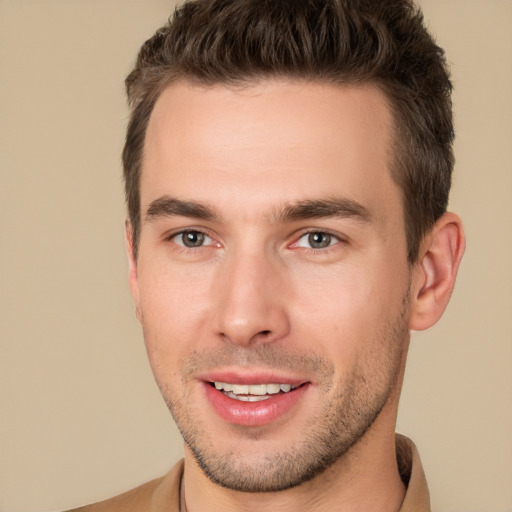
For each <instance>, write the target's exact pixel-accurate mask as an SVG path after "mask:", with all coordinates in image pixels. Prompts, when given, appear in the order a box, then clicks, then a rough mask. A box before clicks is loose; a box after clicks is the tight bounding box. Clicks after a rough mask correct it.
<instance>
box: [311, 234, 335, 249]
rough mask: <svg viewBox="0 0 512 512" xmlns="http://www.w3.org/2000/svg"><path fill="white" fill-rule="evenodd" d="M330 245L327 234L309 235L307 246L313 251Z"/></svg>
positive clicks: (329, 237)
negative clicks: (312, 248)
mask: <svg viewBox="0 0 512 512" xmlns="http://www.w3.org/2000/svg"><path fill="white" fill-rule="evenodd" d="M330 243H331V235H329V234H327V233H311V234H310V235H309V244H310V245H311V247H314V248H315V249H319V248H323V247H329V245H330Z"/></svg>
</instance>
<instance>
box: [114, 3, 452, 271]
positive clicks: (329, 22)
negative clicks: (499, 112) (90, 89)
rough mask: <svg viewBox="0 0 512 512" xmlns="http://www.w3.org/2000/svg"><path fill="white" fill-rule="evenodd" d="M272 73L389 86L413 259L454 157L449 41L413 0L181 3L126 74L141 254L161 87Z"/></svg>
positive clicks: (131, 194) (129, 165)
mask: <svg viewBox="0 0 512 512" xmlns="http://www.w3.org/2000/svg"><path fill="white" fill-rule="evenodd" d="M268 77H277V78H278V77H285V78H292V79H299V80H307V81H312V82H329V83H334V84H339V85H357V84H362V83H372V84H374V85H375V86H377V87H379V88H380V89H381V90H382V91H383V92H384V93H385V95H386V97H387V99H388V101H389V104H390V107H391V110H392V112H393V116H394V132H395V133H394V137H393V140H394V147H393V152H394V155H393V158H394V162H393V164H392V175H393V179H394V180H395V182H396V183H397V184H398V185H399V186H400V187H401V189H402V193H403V205H404V215H405V229H406V236H407V244H408V259H409V261H410V262H414V261H415V260H416V259H417V257H418V250H419V244H420V242H421V240H422V238H423V236H424V235H425V233H426V232H427V231H428V230H429V229H430V228H431V227H432V226H433V224H434V223H435V221H436V220H437V219H438V218H439V217H440V216H441V215H442V214H443V213H444V212H445V211H446V207H447V203H448V195H449V190H450V186H451V174H452V170H453V163H454V159H453V151H452V142H453V123H452V108H451V90H452V85H451V83H450V78H449V72H448V69H447V66H446V62H445V58H444V52H443V50H442V49H441V48H439V46H437V45H436V44H435V41H434V40H433V38H432V36H431V35H430V34H429V33H428V31H427V29H426V28H425V25H424V22H423V16H422V14H421V11H420V10H419V8H417V7H416V6H415V5H414V4H413V2H412V0H191V1H188V2H186V3H185V4H183V5H182V6H181V7H179V8H177V9H176V11H175V13H174V16H173V17H171V18H170V19H169V21H168V23H167V24H166V25H165V26H164V27H162V28H161V29H159V30H158V31H157V32H156V33H155V35H154V36H153V37H152V38H151V39H149V40H148V41H146V42H145V43H144V45H143V46H142V48H141V50H140V53H139V56H138V59H137V63H136V65H135V68H134V70H133V71H132V72H131V73H130V75H129V76H128V77H127V79H126V88H127V94H128V101H129V105H130V107H131V117H130V121H129V124H128V129H127V136H126V143H125V147H124V151H123V165H124V178H125V191H126V200H127V204H128V213H129V218H130V221H131V224H132V229H133V243H134V252H135V254H137V243H138V239H139V235H140V222H141V219H140V214H141V212H140V190H139V188H140V174H141V166H142V157H143V150H144V140H145V134H146V128H147V125H148V122H149V118H150V116H151V112H152V110H153V107H154V105H155V102H156V100H157V99H158V97H159V95H160V93H161V92H162V90H163V89H164V88H165V87H166V86H167V85H168V84H169V83H171V82H172V81H173V80H176V79H178V78H186V79H190V80H193V81H198V82H200V83H203V84H207V85H208V84H216V83H225V84H233V85H237V84H245V83H251V82H256V81H259V80H261V79H265V78H268Z"/></svg>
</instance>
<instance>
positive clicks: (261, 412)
mask: <svg viewBox="0 0 512 512" xmlns="http://www.w3.org/2000/svg"><path fill="white" fill-rule="evenodd" d="M204 388H205V393H206V397H207V399H208V401H209V402H210V404H211V405H212V407H213V408H214V410H215V412H216V413H217V414H218V415H219V416H220V417H221V418H222V419H224V420H225V421H227V422H229V423H232V424H234V425H242V426H246V427H260V426H263V425H268V424H269V423H271V422H273V421H276V420H278V419H279V418H282V417H283V416H285V415H286V414H287V413H288V412H289V411H290V410H291V409H292V408H293V407H294V406H295V405H296V404H297V402H299V400H300V399H301V398H302V397H303V396H304V393H306V391H307V389H308V388H309V385H308V384H303V385H302V386H300V387H298V388H296V389H294V390H292V391H289V392H288V393H278V394H276V395H271V396H270V398H267V399H266V400H261V401H259V402H242V401H240V400H236V399H234V398H229V397H227V396H226V395H224V393H222V391H218V390H217V389H215V387H213V386H212V385H211V384H209V383H206V382H205V383H204Z"/></svg>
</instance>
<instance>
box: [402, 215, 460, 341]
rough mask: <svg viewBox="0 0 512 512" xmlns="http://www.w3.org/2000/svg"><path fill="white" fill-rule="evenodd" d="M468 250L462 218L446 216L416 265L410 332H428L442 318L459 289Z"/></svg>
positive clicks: (429, 239)
mask: <svg viewBox="0 0 512 512" xmlns="http://www.w3.org/2000/svg"><path fill="white" fill-rule="evenodd" d="M464 248H465V238H464V230H463V228H462V222H461V220H460V218H459V217H458V216H457V215H455V214H453V213H445V214H444V215H443V216H442V217H441V218H440V219H439V220H438V221H437V222H436V224H435V225H434V227H433V228H432V230H431V231H430V233H429V234H428V235H427V236H426V237H425V238H424V241H423V243H422V246H421V251H420V259H419V261H418V262H417V263H416V264H415V268H414V273H413V284H412V288H411V291H412V305H411V316H410V320H409V327H410V329H412V330H415V331H422V330H424V329H428V328H429V327H431V326H432V325H434V324H435V323H436V322H437V321H438V320H439V319H440V318H441V316H442V314H443V312H444V310H445V308H446V306H447V305H448V302H449V300H450V297H451V294H452V291H453V287H454V286H455V278H456V277H457V271H458V268H459V264H460V261H461V259H462V255H463V254H464Z"/></svg>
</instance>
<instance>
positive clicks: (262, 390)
mask: <svg viewBox="0 0 512 512" xmlns="http://www.w3.org/2000/svg"><path fill="white" fill-rule="evenodd" d="M215 387H216V388H217V389H223V390H224V391H231V392H232V393H234V394H235V395H267V394H268V395H275V394H276V393H279V391H283V392H284V393H288V391H290V390H291V389H295V388H296V387H297V386H292V385H291V384H229V383H226V382H215Z"/></svg>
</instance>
